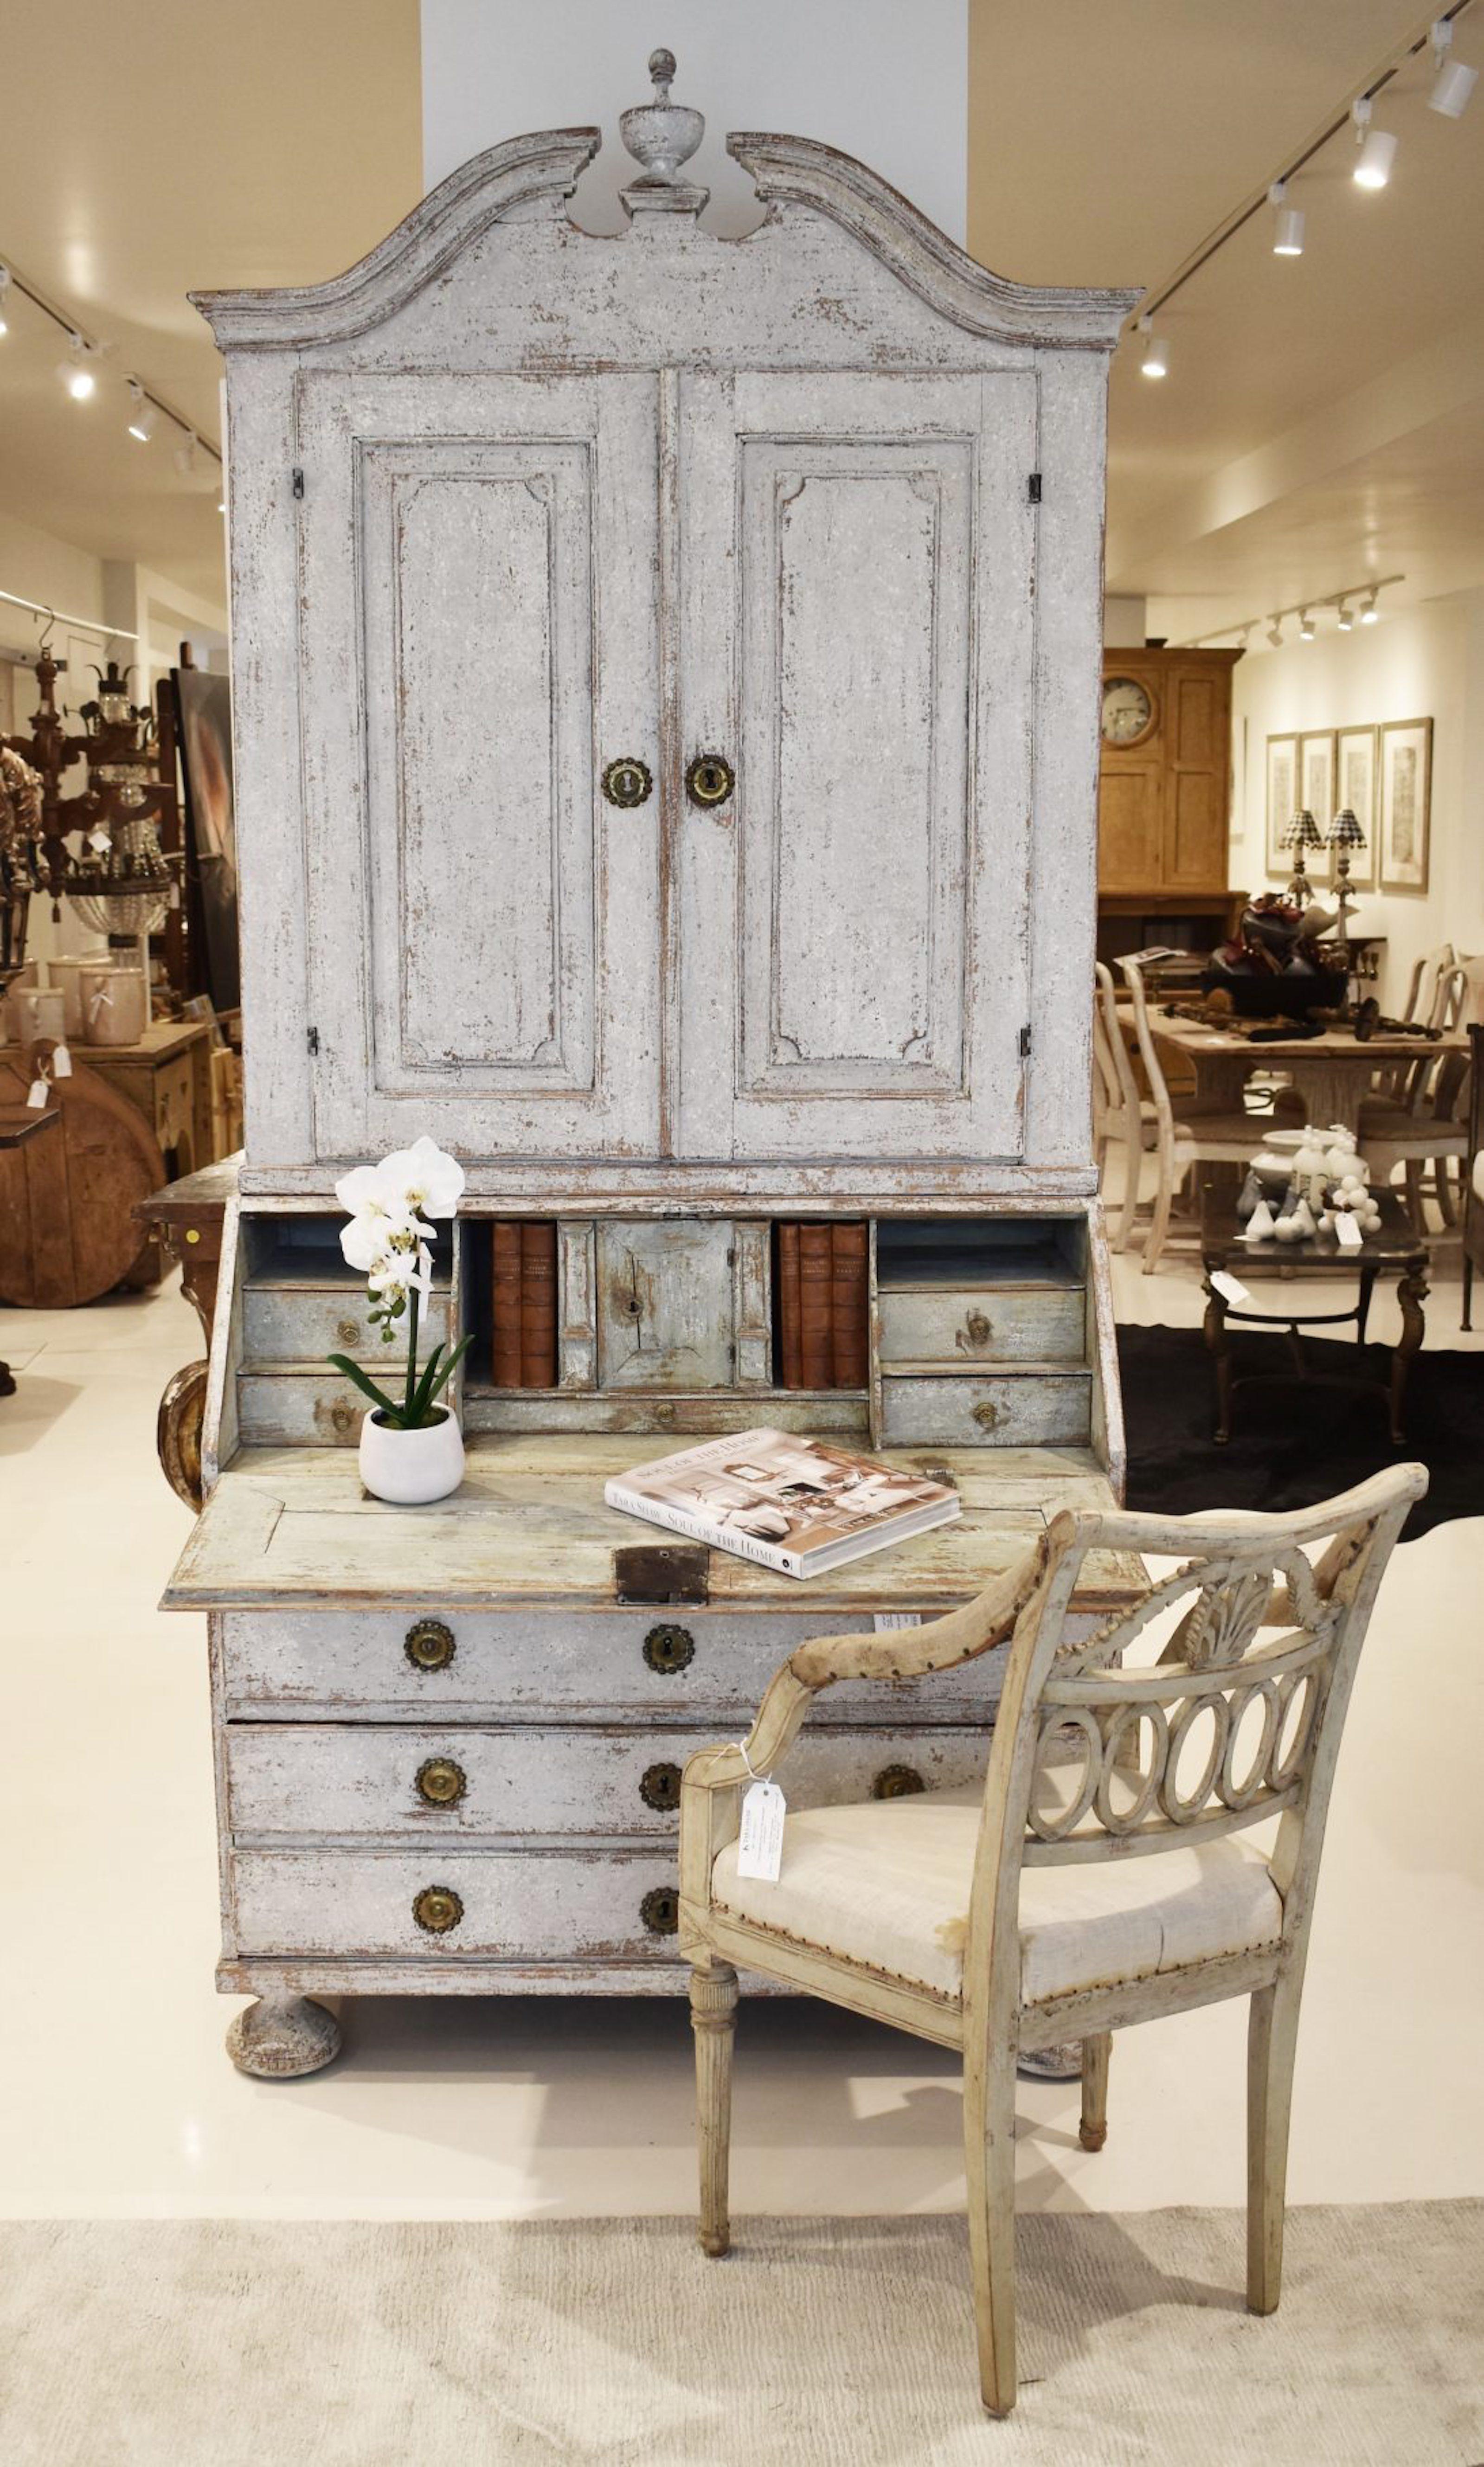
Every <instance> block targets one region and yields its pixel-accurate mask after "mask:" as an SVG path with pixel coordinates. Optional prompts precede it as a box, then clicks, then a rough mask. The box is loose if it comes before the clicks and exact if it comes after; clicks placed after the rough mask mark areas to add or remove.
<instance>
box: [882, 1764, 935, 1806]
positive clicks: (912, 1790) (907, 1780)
mask: <svg viewBox="0 0 1484 2467" xmlns="http://www.w3.org/2000/svg"><path fill="white" fill-rule="evenodd" d="M927 1787H928V1785H927V1783H926V1782H925V1781H924V1780H923V1777H922V1776H921V1774H920V1773H916V1772H914V1771H913V1769H912V1767H911V1765H883V1766H882V1769H881V1771H880V1773H879V1774H878V1775H877V1776H876V1778H875V1780H874V1781H873V1782H872V1784H871V1797H872V1799H914V1798H915V1797H916V1795H917V1793H918V1791H920V1790H926V1789H927Z"/></svg>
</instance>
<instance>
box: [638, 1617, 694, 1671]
mask: <svg viewBox="0 0 1484 2467" xmlns="http://www.w3.org/2000/svg"><path fill="white" fill-rule="evenodd" d="M695 1653H696V1641H695V1638H694V1637H693V1636H692V1635H691V1633H690V1630H689V1628H688V1627H676V1626H675V1625H674V1624H673V1622H672V1621H671V1620H669V1619H662V1620H661V1622H660V1624H659V1626H658V1627H652V1628H651V1629H650V1631H649V1634H648V1635H647V1636H646V1637H645V1639H644V1660H645V1661H646V1662H647V1663H648V1664H649V1667H650V1669H651V1670H658V1671H659V1672H660V1673H661V1675H662V1677H663V1678H666V1679H669V1678H673V1677H674V1674H675V1672H676V1671H677V1670H684V1669H685V1667H686V1663H687V1662H693V1661H694V1660H695Z"/></svg>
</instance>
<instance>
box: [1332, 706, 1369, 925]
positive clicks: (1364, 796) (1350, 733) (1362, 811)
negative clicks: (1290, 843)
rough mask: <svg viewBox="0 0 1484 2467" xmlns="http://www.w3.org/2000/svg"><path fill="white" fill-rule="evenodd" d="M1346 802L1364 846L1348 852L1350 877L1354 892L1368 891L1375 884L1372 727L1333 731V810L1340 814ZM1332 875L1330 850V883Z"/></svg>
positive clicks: (1334, 878)
mask: <svg viewBox="0 0 1484 2467" xmlns="http://www.w3.org/2000/svg"><path fill="white" fill-rule="evenodd" d="M1347 805H1348V806H1349V808H1350V811H1351V812H1352V813H1353V814H1354V816H1355V818H1356V821H1357V822H1358V823H1359V824H1360V828H1361V830H1362V831H1363V832H1364V833H1365V846H1364V847H1363V848H1362V849H1352V851H1351V855H1350V880H1351V882H1352V883H1353V884H1354V886H1355V888H1356V890H1357V891H1371V890H1374V888H1375V884H1376V842H1377V839H1378V836H1379V824H1378V817H1377V806H1376V731H1375V729H1374V728H1338V729H1337V730H1336V731H1335V811H1336V813H1337V814H1338V813H1340V812H1341V811H1342V810H1343V809H1344V807H1345V806H1347ZM1336 878H1337V877H1336V872H1335V856H1334V852H1333V850H1332V851H1331V856H1330V880H1331V882H1332V883H1333V882H1334V881H1335V880H1336Z"/></svg>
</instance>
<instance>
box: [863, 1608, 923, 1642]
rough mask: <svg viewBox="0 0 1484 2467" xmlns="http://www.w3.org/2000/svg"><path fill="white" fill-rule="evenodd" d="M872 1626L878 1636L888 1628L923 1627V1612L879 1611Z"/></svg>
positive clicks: (873, 1619)
mask: <svg viewBox="0 0 1484 2467" xmlns="http://www.w3.org/2000/svg"><path fill="white" fill-rule="evenodd" d="M871 1625H872V1627H873V1628H874V1629H875V1630H876V1633H877V1635H878V1636H879V1635H881V1633H882V1631H883V1630H884V1629H886V1628H893V1627H921V1625H922V1613H921V1611H877V1613H876V1615H875V1617H874V1618H872V1620H871Z"/></svg>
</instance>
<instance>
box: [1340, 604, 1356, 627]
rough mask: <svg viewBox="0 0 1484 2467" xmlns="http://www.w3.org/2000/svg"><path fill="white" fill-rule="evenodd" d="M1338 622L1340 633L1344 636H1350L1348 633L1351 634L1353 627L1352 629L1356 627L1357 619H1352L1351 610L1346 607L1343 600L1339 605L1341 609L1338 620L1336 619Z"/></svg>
mask: <svg viewBox="0 0 1484 2467" xmlns="http://www.w3.org/2000/svg"><path fill="white" fill-rule="evenodd" d="M1336 622H1337V624H1338V627H1339V630H1340V632H1341V633H1342V634H1348V633H1349V632H1350V630H1351V627H1352V626H1353V625H1354V623H1355V619H1354V618H1353V617H1352V615H1351V613H1350V611H1349V609H1348V608H1347V607H1346V605H1345V602H1344V601H1343V600H1341V601H1340V603H1339V609H1338V615H1337V618H1336Z"/></svg>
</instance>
